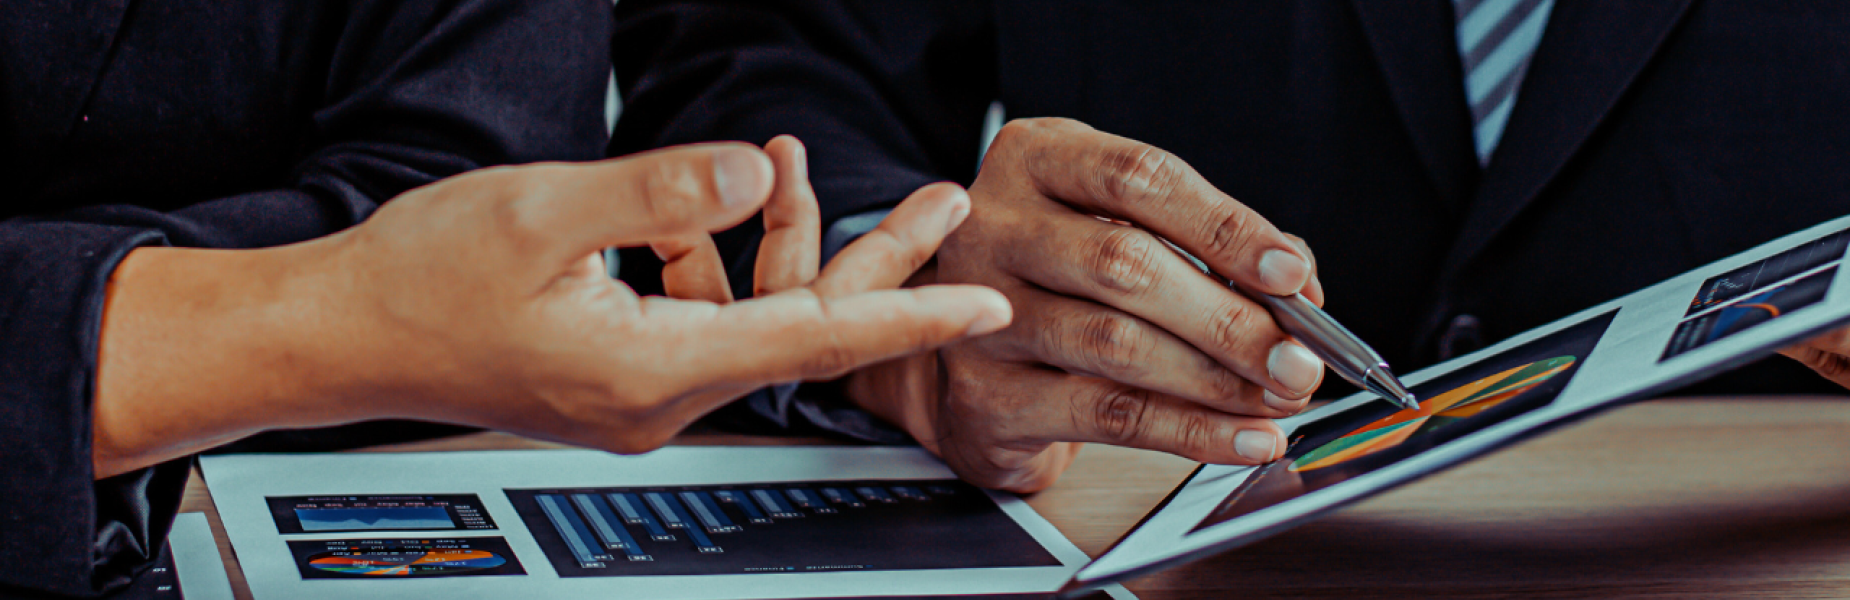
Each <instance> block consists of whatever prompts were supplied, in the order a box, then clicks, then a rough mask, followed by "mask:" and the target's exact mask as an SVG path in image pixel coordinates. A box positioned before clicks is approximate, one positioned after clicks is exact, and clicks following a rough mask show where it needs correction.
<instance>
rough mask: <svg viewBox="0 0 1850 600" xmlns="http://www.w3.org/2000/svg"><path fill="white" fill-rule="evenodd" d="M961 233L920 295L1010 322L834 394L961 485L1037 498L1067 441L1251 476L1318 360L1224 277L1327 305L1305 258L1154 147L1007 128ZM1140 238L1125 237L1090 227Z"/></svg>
mask: <svg viewBox="0 0 1850 600" xmlns="http://www.w3.org/2000/svg"><path fill="white" fill-rule="evenodd" d="M970 194H971V197H972V199H973V200H972V211H971V215H970V218H969V221H968V222H967V223H965V225H964V226H963V227H962V228H960V229H959V230H958V231H957V232H956V233H954V234H953V235H952V236H951V237H950V239H948V240H946V242H945V243H944V246H943V247H942V248H941V249H940V250H939V253H938V257H937V262H936V264H935V267H934V268H935V271H934V270H933V269H929V268H928V269H927V270H926V271H924V272H922V273H921V276H920V277H919V280H920V281H935V282H939V283H943V282H958V283H975V284H980V285H984V286H988V287H992V288H995V289H996V290H998V291H1001V292H1002V293H1003V294H1005V295H1007V296H1008V297H1009V301H1010V303H1011V304H1012V305H1013V306H1014V308H1015V311H1016V315H1017V316H1016V320H1015V323H1014V324H1013V325H1011V326H1010V327H1009V328H1008V329H1006V330H1004V331H1003V332H1001V333H998V334H996V335H994V336H989V337H986V338H982V339H978V340H972V341H969V342H963V343H958V344H956V345H953V346H949V347H946V348H944V349H942V350H940V351H938V352H937V353H935V355H922V356H919V357H914V358H908V359H904V360H901V361H896V362H894V363H888V364H884V365H880V366H878V367H875V368H871V369H867V370H865V371H862V372H857V373H856V374H854V375H853V376H851V378H850V381H849V384H848V390H849V393H850V395H851V397H854V398H855V399H856V400H857V402H860V403H861V404H862V405H863V406H867V407H868V408H870V409H872V410H874V412H876V413H879V414H882V415H883V416H885V417H887V418H888V419H890V420H894V421H895V422H898V423H901V424H902V425H903V426H905V427H906V428H907V430H908V431H910V432H911V433H912V434H913V435H914V436H915V437H916V438H918V439H919V440H920V441H921V443H923V444H925V445H926V446H927V447H928V448H931V449H933V450H934V451H935V452H937V453H938V454H939V455H940V456H941V457H943V458H944V460H945V461H946V462H948V463H949V464H950V465H951V467H952V468H953V469H954V470H956V471H957V472H958V473H959V474H960V475H961V476H963V477H964V478H965V479H968V480H971V481H973V482H975V483H978V484H981V485H986V486H991V487H998V488H1004V489H1011V490H1016V491H1033V490H1038V489H1041V488H1044V487H1046V486H1047V485H1050V484H1052V482H1053V481H1054V479H1055V478H1056V477H1058V475H1059V474H1060V472H1061V471H1063V470H1064V469H1065V468H1066V466H1067V464H1069V463H1070V461H1071V460H1072V457H1073V454H1074V452H1075V451H1076V449H1077V445H1076V444H1073V442H1103V443H1110V444H1116V445H1124V446H1132V447H1138V448H1147V449H1153V450H1160V451H1164V452H1170V453H1174V454H1178V455H1181V456H1185V457H1188V458H1191V459H1195V460H1200V461H1204V462H1212V463H1226V464H1255V463H1262V462H1266V461H1270V460H1273V459H1275V458H1277V457H1278V456H1280V455H1282V453H1283V452H1284V446H1285V444H1284V441H1283V435H1282V432H1281V431H1280V430H1279V429H1278V427H1277V426H1276V425H1275V424H1274V423H1272V422H1271V420H1270V418H1275V417H1283V416H1288V415H1291V414H1294V413H1296V412H1298V411H1299V410H1302V409H1303V407H1304V405H1305V398H1307V397H1308V396H1309V395H1310V393H1311V392H1312V391H1313V390H1315V389H1316V387H1317V385H1318V384H1319V383H1320V382H1321V381H1322V375H1323V364H1322V363H1321V362H1320V361H1318V359H1317V358H1316V357H1315V356H1314V355H1312V354H1311V353H1310V352H1309V350H1308V349H1306V348H1304V347H1303V346H1301V345H1299V344H1298V343H1297V342H1296V341H1294V340H1292V339H1291V338H1290V337H1289V336H1288V335H1287V334H1285V333H1284V332H1282V331H1280V330H1279V328H1278V326H1277V325H1276V324H1275V323H1274V322H1273V321H1272V318H1271V316H1270V314H1269V313H1268V312H1267V311H1266V310H1265V309H1264V308H1263V307H1262V306H1261V305H1259V304H1257V303H1255V302H1253V301H1251V300H1248V299H1247V298H1245V297H1243V296H1241V295H1240V294H1237V293H1234V292H1233V291H1231V290H1229V289H1227V287H1226V285H1225V283H1223V281H1220V280H1217V279H1216V278H1215V277H1209V276H1207V275H1204V274H1202V273H1201V272H1200V271H1198V270H1196V269H1195V268H1194V267H1193V266H1192V265H1191V264H1190V263H1189V262H1187V261H1186V260H1185V259H1184V258H1182V257H1181V256H1179V255H1177V254H1175V253H1174V252H1172V251H1170V250H1168V249H1167V248H1165V247H1164V246H1163V244H1162V243H1161V241H1160V240H1158V239H1157V238H1156V237H1155V235H1153V234H1160V235H1162V236H1163V237H1165V238H1167V239H1169V240H1171V241H1173V242H1174V243H1175V244H1177V245H1178V246H1180V247H1182V248H1184V249H1186V250H1188V251H1189V252H1190V253H1192V254H1194V255H1195V256H1197V257H1200V258H1201V259H1202V260H1203V261H1204V262H1206V263H1207V264H1208V265H1209V266H1210V267H1211V268H1212V269H1213V271H1214V272H1215V273H1216V274H1217V275H1218V276H1220V277H1223V278H1225V279H1228V280H1232V281H1234V282H1236V283H1238V284H1240V285H1241V286H1243V287H1245V288H1248V289H1252V290H1256V291H1262V292H1268V293H1273V294H1280V295H1283V294H1291V293H1297V292H1299V291H1300V290H1301V291H1302V292H1303V293H1304V294H1305V296H1306V297H1308V298H1310V299H1311V300H1312V301H1313V302H1316V303H1318V304H1321V303H1322V289H1321V285H1320V284H1319V283H1318V282H1317V279H1316V276H1315V265H1314V260H1313V258H1312V256H1311V254H1310V251H1309V248H1308V247H1306V246H1304V245H1303V243H1302V242H1301V241H1299V240H1297V239H1296V238H1294V237H1292V236H1289V235H1286V234H1283V233H1281V232H1279V231H1278V230H1277V229H1276V228H1275V227H1273V226H1272V225H1271V224H1270V223H1269V222H1267V221H1266V220H1265V219H1264V218H1263V217H1261V216H1260V215H1258V214H1256V213H1254V212H1253V211H1252V210H1251V209H1249V208H1247V207H1246V206H1244V205H1242V204H1240V203H1239V202H1237V201H1235V200H1233V199H1232V198H1229V197H1227V196H1226V195H1225V194H1222V193H1221V192H1219V191H1218V190H1216V189H1214V187H1213V186H1212V185H1210V184H1208V182H1207V181H1205V180H1204V179H1202V178H1201V176H1200V175H1199V174H1197V173H1196V172H1195V171H1194V170H1193V169H1191V168H1189V167H1188V166H1187V165H1186V164H1184V163H1183V162H1182V161H1181V160H1180V159H1178V158H1176V157H1174V156H1172V155H1169V154H1167V153H1165V152H1163V151H1162V150H1159V149H1157V148H1154V147H1151V146H1149V145H1147V144H1141V143H1138V142H1134V141H1131V140H1127V139H1124V138H1121V137H1117V136H1112V135H1108V134H1105V133H1101V132H1098V131H1096V130H1093V129H1092V128H1090V127H1087V126H1085V125H1083V124H1081V123H1078V122H1074V121H1070V120H1063V119H1033V120H1023V121H1015V122H1012V123H1010V124H1009V125H1008V126H1006V127H1004V128H1003V129H1002V132H1001V133H1000V134H999V135H997V136H996V139H995V141H994V143H993V144H992V145H991V146H990V150H989V154H988V156H986V157H985V159H984V163H983V170H982V172H981V173H980V174H979V175H978V177H977V180H976V183H975V184H974V185H972V186H971V189H970ZM1095 217H1103V218H1105V219H1111V220H1114V221H1120V222H1127V223H1131V224H1134V225H1135V226H1134V227H1131V226H1124V225H1120V224H1114V223H1110V222H1105V221H1102V220H1101V219H1100V218H1095Z"/></svg>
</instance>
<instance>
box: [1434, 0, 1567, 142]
mask: <svg viewBox="0 0 1850 600" xmlns="http://www.w3.org/2000/svg"><path fill="white" fill-rule="evenodd" d="M1452 2H1453V6H1454V7H1455V8H1456V9H1457V10H1458V54H1459V56H1460V57H1461V58H1463V59H1464V65H1465V99H1466V100H1467V101H1469V102H1470V104H1471V123H1472V128H1473V130H1472V138H1474V139H1475V140H1476V142H1477V162H1478V164H1480V165H1488V164H1490V153H1491V152H1493V151H1495V150H1496V149H1497V142H1498V141H1499V140H1501V139H1502V138H1503V125H1504V124H1506V123H1508V122H1509V120H1510V108H1511V107H1514V106H1515V105H1516V89H1517V88H1518V87H1520V86H1521V85H1522V76H1523V73H1525V72H1527V71H1528V70H1529V58H1530V57H1532V56H1534V55H1535V45H1536V44H1537V43H1539V42H1541V41H1542V26H1543V25H1546V24H1547V23H1548V13H1549V11H1550V10H1551V9H1553V8H1554V4H1555V2H1554V0H1452Z"/></svg>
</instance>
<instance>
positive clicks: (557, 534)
mask: <svg viewBox="0 0 1850 600" xmlns="http://www.w3.org/2000/svg"><path fill="white" fill-rule="evenodd" d="M505 491H506V493H507V495H508V500H509V501H510V502H512V503H513V505H514V509H515V511H516V512H517V513H519V514H520V517H521V519H523V520H524V521H525V522H526V525H527V528H528V529H529V530H530V531H531V532H532V533H533V536H534V539H535V541H537V542H538V543H539V545H540V547H541V548H542V549H543V550H544V551H545V553H546V557H547V559H548V560H549V561H550V562H551V563H552V565H553V567H554V568H555V569H556V570H557V571H558V573H559V576H561V577H600V576H604V577H608V576H623V575H713V574H727V573H795V572H804V573H813V572H823V571H856V570H900V569H944V568H987V567H1037V566H1055V565H1058V564H1059V561H1057V560H1056V559H1055V558H1054V557H1053V556H1052V555H1051V554H1048V553H1047V551H1046V550H1044V549H1043V548H1042V547H1041V545H1040V544H1039V543H1038V542H1036V541H1035V540H1034V538H1033V537H1032V536H1030V535H1029V534H1028V533H1027V531H1025V530H1023V529H1022V528H1021V526H1020V525H1018V524H1016V523H1015V521H1014V520H1013V519H1011V518H1010V517H1009V516H1008V515H1007V514H1005V513H1003V512H1002V509H1001V508H1000V507H998V506H996V503H995V502H994V501H993V500H991V499H990V498H989V496H988V495H987V494H985V493H984V492H983V491H982V490H979V489H977V488H975V487H973V486H970V485H969V484H966V483H963V482H961V481H957V480H948V479H947V480H929V481H808V482H783V483H773V484H763V485H724V486H685V487H648V488H575V489H537V490H536V489H509V490H505Z"/></svg>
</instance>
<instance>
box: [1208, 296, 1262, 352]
mask: <svg viewBox="0 0 1850 600" xmlns="http://www.w3.org/2000/svg"><path fill="white" fill-rule="evenodd" d="M1261 312H1262V311H1259V310H1257V307H1255V306H1253V305H1250V304H1246V303H1243V302H1228V303H1226V306H1225V307H1224V308H1222V309H1221V310H1217V311H1214V316H1213V317H1211V320H1210V321H1209V323H1208V344H1209V346H1210V348H1212V349H1213V350H1217V351H1219V353H1220V354H1221V355H1222V356H1238V355H1241V354H1242V350H1244V349H1245V348H1246V346H1248V345H1249V344H1250V343H1252V342H1253V341H1254V338H1255V337H1256V336H1257V335H1258V334H1259V333H1260V332H1261V331H1262V327H1260V323H1259V321H1258V320H1259V319H1261V318H1269V317H1263V316H1262V315H1261V314H1260V313H1261ZM1260 341H1266V340H1260Z"/></svg>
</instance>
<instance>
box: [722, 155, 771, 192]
mask: <svg viewBox="0 0 1850 600" xmlns="http://www.w3.org/2000/svg"><path fill="white" fill-rule="evenodd" d="M766 183H767V182H766V180H765V173H764V161H763V160H762V159H760V158H759V156H758V153H757V152H754V151H751V150H746V149H744V148H725V149H721V150H718V151H715V152H714V153H713V184H714V186H715V187H718V188H719V201H720V202H721V203H723V204H725V205H726V206H739V205H744V204H757V203H758V201H760V200H763V199H764V194H765V191H766V189H767V186H766V185H765V184H766Z"/></svg>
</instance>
